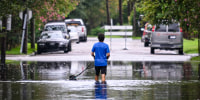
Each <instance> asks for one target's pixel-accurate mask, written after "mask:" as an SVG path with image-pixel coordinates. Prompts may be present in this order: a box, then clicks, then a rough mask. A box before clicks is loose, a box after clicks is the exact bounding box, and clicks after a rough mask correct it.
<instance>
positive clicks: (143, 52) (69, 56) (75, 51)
mask: <svg viewBox="0 0 200 100" xmlns="http://www.w3.org/2000/svg"><path fill="white" fill-rule="evenodd" d="M110 41H111V42H110ZM95 42H98V40H97V38H88V41H87V42H80V43H79V44H76V43H73V44H72V51H71V52H68V53H64V52H63V51H60V52H47V53H42V54H40V55H23V56H21V55H15V56H14V55H7V57H6V59H9V60H17V61H93V58H92V57H91V56H90V52H91V48H92V46H93V44H94V43H95ZM104 42H105V43H107V44H108V45H109V46H110V49H111V57H110V59H109V60H110V61H188V60H189V59H190V58H191V55H187V54H184V55H178V52H177V51H166V50H158V49H156V50H155V54H150V48H149V47H144V44H143V43H142V42H141V41H140V40H132V39H130V38H128V39H127V41H126V42H125V39H124V38H112V39H110V38H106V39H105V41H104ZM124 48H126V49H128V50H124Z"/></svg>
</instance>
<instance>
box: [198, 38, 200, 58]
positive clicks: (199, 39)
mask: <svg viewBox="0 0 200 100" xmlns="http://www.w3.org/2000/svg"><path fill="white" fill-rule="evenodd" d="M198 55H199V56H200V34H198Z"/></svg>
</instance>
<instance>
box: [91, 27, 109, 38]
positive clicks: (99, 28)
mask: <svg viewBox="0 0 200 100" xmlns="http://www.w3.org/2000/svg"><path fill="white" fill-rule="evenodd" d="M104 32H105V30H104V29H103V28H101V27H96V28H94V29H92V30H91V33H90V34H91V35H93V36H97V35H98V33H104Z"/></svg>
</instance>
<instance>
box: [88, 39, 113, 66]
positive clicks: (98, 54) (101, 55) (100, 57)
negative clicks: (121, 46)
mask: <svg viewBox="0 0 200 100" xmlns="http://www.w3.org/2000/svg"><path fill="white" fill-rule="evenodd" d="M92 52H94V53H95V62H94V63H95V66H107V57H106V54H107V53H110V50H109V47H108V45H107V44H106V43H103V42H97V43H95V44H94V45H93V48H92Z"/></svg>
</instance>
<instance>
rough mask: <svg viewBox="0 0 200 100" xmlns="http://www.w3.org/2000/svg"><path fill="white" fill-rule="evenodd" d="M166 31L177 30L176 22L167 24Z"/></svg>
mask: <svg viewBox="0 0 200 100" xmlns="http://www.w3.org/2000/svg"><path fill="white" fill-rule="evenodd" d="M168 32H179V25H178V23H173V24H169V27H168Z"/></svg>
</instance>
